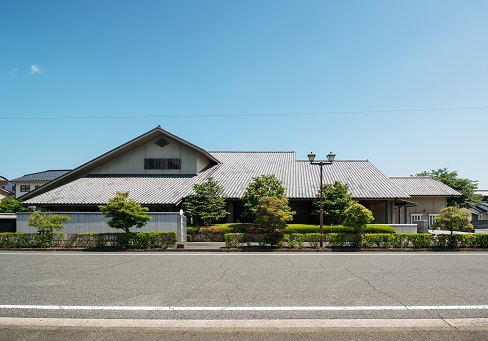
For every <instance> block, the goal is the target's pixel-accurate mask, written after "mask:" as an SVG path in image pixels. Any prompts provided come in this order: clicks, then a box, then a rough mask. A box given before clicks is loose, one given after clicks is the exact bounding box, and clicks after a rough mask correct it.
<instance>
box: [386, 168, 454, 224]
mask: <svg viewBox="0 0 488 341" xmlns="http://www.w3.org/2000/svg"><path fill="white" fill-rule="evenodd" d="M390 179H391V180H392V181H393V183H394V184H395V185H396V186H398V187H399V188H401V189H403V190H404V191H406V192H407V193H408V194H409V195H410V199H408V202H407V203H406V205H404V206H403V212H400V210H401V209H402V206H397V207H396V209H395V216H396V218H397V223H399V224H400V223H404V224H414V223H415V221H417V220H426V221H427V222H428V227H431V225H432V224H433V222H434V217H436V216H437V215H439V212H440V210H441V209H443V208H444V207H447V199H448V198H451V197H458V196H460V195H461V193H459V192H457V191H455V190H454V189H452V188H451V187H449V186H447V185H445V184H444V183H442V182H440V181H438V180H436V179H433V178H431V177H428V176H405V177H390Z"/></svg>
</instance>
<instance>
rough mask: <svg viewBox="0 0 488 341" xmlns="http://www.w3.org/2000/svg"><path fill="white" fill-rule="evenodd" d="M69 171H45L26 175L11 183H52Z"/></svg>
mask: <svg viewBox="0 0 488 341" xmlns="http://www.w3.org/2000/svg"><path fill="white" fill-rule="evenodd" d="M69 171H70V170H47V171H44V172H38V173H32V174H26V175H24V176H21V177H19V178H16V179H13V180H11V181H13V182H20V181H52V180H54V179H56V178H59V177H60V176H61V175H64V174H66V173H68V172H69Z"/></svg>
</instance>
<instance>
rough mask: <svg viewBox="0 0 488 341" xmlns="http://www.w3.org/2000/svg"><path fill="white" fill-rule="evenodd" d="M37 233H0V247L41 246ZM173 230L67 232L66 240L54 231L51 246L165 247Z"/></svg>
mask: <svg viewBox="0 0 488 341" xmlns="http://www.w3.org/2000/svg"><path fill="white" fill-rule="evenodd" d="M38 239H39V237H38V234H37V233H0V248H7V249H10V248H35V247H43V244H42V243H41V242H40V241H39V240H38ZM176 241H177V236H176V233H175V232H159V231H157V232H134V233H84V234H77V233H73V234H69V235H67V238H66V240H65V239H64V235H63V234H62V233H54V239H53V242H52V246H53V247H66V248H76V247H81V248H96V247H100V248H101V247H116V248H120V249H167V248H169V247H172V246H174V245H175V244H176Z"/></svg>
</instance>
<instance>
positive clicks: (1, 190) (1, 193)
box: [0, 187, 12, 200]
mask: <svg viewBox="0 0 488 341" xmlns="http://www.w3.org/2000/svg"><path fill="white" fill-rule="evenodd" d="M11 196H12V193H11V192H10V191H8V190H6V189H5V188H2V187H0V200H2V199H3V198H6V197H11Z"/></svg>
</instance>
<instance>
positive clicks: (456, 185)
mask: <svg viewBox="0 0 488 341" xmlns="http://www.w3.org/2000/svg"><path fill="white" fill-rule="evenodd" d="M417 176H430V177H433V178H434V179H436V180H439V181H440V182H442V183H444V184H446V185H447V186H449V187H451V188H452V189H455V190H456V191H458V192H459V193H461V196H460V197H457V198H449V199H447V206H456V207H461V208H469V207H473V206H476V205H478V204H479V203H480V202H481V199H482V196H481V195H479V194H476V193H475V191H476V189H477V188H478V181H477V180H476V181H474V180H470V179H465V178H459V177H458V174H457V172H455V171H453V172H450V171H448V170H447V168H439V169H437V170H434V169H433V170H431V171H430V172H426V171H423V172H420V173H418V174H417Z"/></svg>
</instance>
